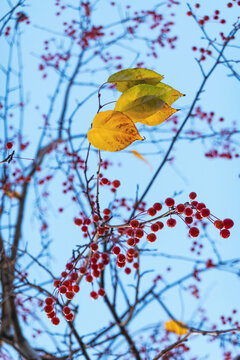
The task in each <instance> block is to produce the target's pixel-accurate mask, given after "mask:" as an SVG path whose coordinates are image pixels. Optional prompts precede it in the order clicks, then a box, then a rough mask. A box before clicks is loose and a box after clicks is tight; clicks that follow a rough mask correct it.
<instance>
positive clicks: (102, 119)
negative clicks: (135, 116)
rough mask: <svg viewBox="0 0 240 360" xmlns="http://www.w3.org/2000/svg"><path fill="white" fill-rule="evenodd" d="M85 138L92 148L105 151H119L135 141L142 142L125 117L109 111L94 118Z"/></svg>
mask: <svg viewBox="0 0 240 360" xmlns="http://www.w3.org/2000/svg"><path fill="white" fill-rule="evenodd" d="M87 136H88V140H89V142H90V143H91V144H92V145H93V146H94V147H96V148H97V149H100V150H105V151H120V150H123V149H125V148H126V147H127V146H129V145H130V144H131V143H132V142H134V141H135V140H143V138H142V137H141V136H140V134H139V133H138V131H137V128H136V126H135V125H134V123H133V121H132V120H131V119H130V118H129V117H128V116H127V115H125V114H123V113H121V112H119V111H111V110H109V111H103V112H100V113H98V114H97V115H96V116H95V118H94V119H93V123H92V129H91V130H89V132H88V134H87Z"/></svg>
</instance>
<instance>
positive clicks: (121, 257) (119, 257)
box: [117, 254, 126, 263]
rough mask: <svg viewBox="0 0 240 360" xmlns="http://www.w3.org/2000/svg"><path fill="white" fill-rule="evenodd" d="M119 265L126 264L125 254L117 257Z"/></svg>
mask: <svg viewBox="0 0 240 360" xmlns="http://www.w3.org/2000/svg"><path fill="white" fill-rule="evenodd" d="M117 261H118V262H119V263H124V262H125V261H126V256H125V255H124V254H119V255H118V257H117Z"/></svg>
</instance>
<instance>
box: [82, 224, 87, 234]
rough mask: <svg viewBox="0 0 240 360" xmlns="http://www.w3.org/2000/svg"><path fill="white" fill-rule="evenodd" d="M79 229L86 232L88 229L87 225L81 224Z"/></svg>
mask: <svg viewBox="0 0 240 360" xmlns="http://www.w3.org/2000/svg"><path fill="white" fill-rule="evenodd" d="M81 230H82V232H85V233H86V232H87V231H88V226H87V225H83V226H82V227H81Z"/></svg>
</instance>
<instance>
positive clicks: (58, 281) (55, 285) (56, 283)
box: [53, 280, 61, 288]
mask: <svg viewBox="0 0 240 360" xmlns="http://www.w3.org/2000/svg"><path fill="white" fill-rule="evenodd" d="M60 284H61V281H60V280H55V281H54V283H53V286H54V287H56V288H58V287H59V286H60Z"/></svg>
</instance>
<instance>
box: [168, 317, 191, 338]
mask: <svg viewBox="0 0 240 360" xmlns="http://www.w3.org/2000/svg"><path fill="white" fill-rule="evenodd" d="M165 329H166V330H167V331H169V332H173V333H175V334H177V335H186V334H187V332H188V329H187V328H186V327H185V324H183V323H182V322H180V321H177V322H176V321H174V320H170V321H167V322H165Z"/></svg>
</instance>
